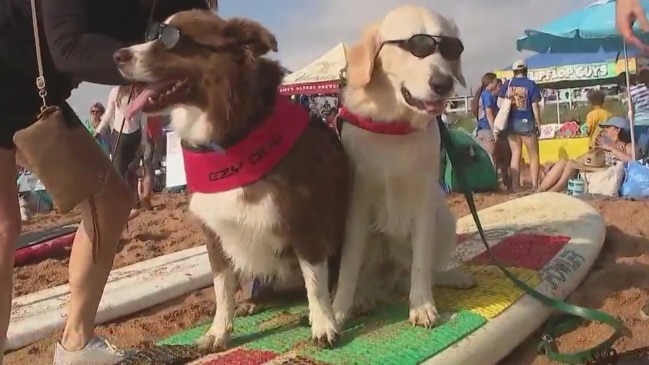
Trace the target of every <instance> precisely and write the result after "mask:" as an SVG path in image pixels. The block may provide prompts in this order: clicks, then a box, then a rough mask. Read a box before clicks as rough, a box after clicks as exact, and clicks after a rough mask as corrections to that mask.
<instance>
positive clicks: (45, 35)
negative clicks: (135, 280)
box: [0, 0, 209, 365]
mask: <svg viewBox="0 0 649 365" xmlns="http://www.w3.org/2000/svg"><path fill="white" fill-rule="evenodd" d="M154 4H155V7H154ZM32 5H35V8H36V11H35V13H36V16H35V18H36V22H35V24H36V26H37V28H38V30H39V31H38V33H36V34H34V31H33V23H32V20H33V19H34V17H33V16H32ZM193 8H199V9H208V8H209V3H208V2H207V1H205V0H156V1H155V2H154V1H152V0H131V1H95V0H35V1H34V2H31V1H30V0H3V1H1V2H0V29H2V34H3V35H2V36H0V65H2V69H1V71H0V293H2V296H0V363H2V359H3V354H4V350H5V343H6V339H7V337H6V336H7V328H8V326H9V315H10V313H11V301H12V292H13V267H14V258H15V252H16V241H17V240H18V237H19V235H20V232H21V221H20V208H19V205H18V188H17V185H16V175H17V166H16V154H17V147H16V145H15V144H14V136H15V134H16V133H17V132H18V131H21V130H23V129H26V128H29V127H31V126H32V125H33V123H34V122H35V121H36V120H37V117H38V115H39V113H40V108H41V106H42V100H41V97H40V96H39V92H38V89H37V87H36V82H35V80H36V79H37V77H38V75H39V72H38V69H39V67H38V66H37V64H38V60H37V53H36V52H35V50H34V46H37V47H38V49H39V50H40V51H41V54H42V56H41V57H40V59H41V60H42V66H43V67H42V68H43V74H44V78H45V80H46V90H47V95H45V96H44V99H45V101H46V102H47V104H48V105H51V106H58V107H60V109H61V110H62V117H63V118H65V120H66V122H68V123H69V124H70V126H73V127H74V128H83V125H82V122H81V121H80V120H79V118H78V117H77V116H76V115H75V114H74V112H73V111H72V108H71V107H70V106H69V105H68V104H67V103H66V100H67V99H68V98H69V97H70V94H71V92H72V90H73V89H75V88H76V87H78V85H79V83H80V82H92V83H99V84H106V85H124V84H126V83H127V82H126V81H125V80H124V79H123V78H122V76H121V75H120V74H119V72H118V71H117V68H116V67H115V64H114V61H113V54H114V53H115V51H117V50H118V49H120V48H123V47H128V46H130V45H133V44H137V43H141V42H143V41H144V35H145V33H146V31H147V24H150V23H151V22H152V21H164V20H165V19H167V18H168V17H169V16H171V15H173V14H175V13H177V12H179V11H182V10H189V9H193ZM94 147H96V148H99V146H94ZM93 155H94V156H101V154H96V153H95V154H93ZM103 157H105V158H106V160H104V161H98V162H100V163H102V164H106V165H110V162H109V161H108V157H106V156H103ZM74 163H77V162H76V161H61V168H60V169H59V171H60V172H61V173H65V172H66V168H69V167H70V166H71V165H73V164H74ZM107 175H108V179H107V180H106V183H105V184H104V186H103V189H102V191H101V192H100V193H98V194H96V195H94V199H93V200H94V204H90V203H88V202H84V203H81V204H80V205H79V209H80V211H81V215H82V221H81V223H80V224H79V229H78V230H77V232H76V235H75V237H74V242H73V244H72V252H71V254H70V263H69V287H70V302H69V306H68V313H67V316H66V323H65V327H64V329H63V334H62V337H61V340H60V342H57V343H56V345H55V346H56V347H55V351H54V361H53V363H54V365H82V364H88V365H89V364H92V365H108V364H114V363H116V362H119V361H121V360H122V359H124V357H125V353H124V352H123V351H120V350H118V349H116V348H115V346H113V345H112V344H110V343H109V342H108V340H106V339H104V338H101V337H98V336H97V335H96V334H95V317H96V314H97V308H98V306H99V302H100V299H101V296H102V293H103V291H104V287H105V285H106V280H107V278H108V273H109V272H110V270H111V268H112V266H113V259H114V257H115V251H116V249H117V243H118V240H119V237H120V235H121V234H122V231H123V229H124V227H125V225H126V222H127V221H128V215H129V211H130V209H131V208H132V206H133V195H132V192H131V190H130V189H129V188H128V186H127V185H126V183H125V182H124V180H123V179H122V178H121V177H120V176H119V175H118V173H117V171H116V170H115V169H113V168H111V169H109V170H107ZM41 178H43V177H41ZM48 178H49V179H50V180H53V178H54V177H53V176H49V177H48ZM77 183H78V184H79V187H81V184H84V181H78V182H77ZM45 188H46V189H48V190H49V188H48V186H45ZM70 188H72V189H74V188H75V187H74V186H72V187H70ZM94 228H98V229H97V230H94ZM93 233H96V234H97V236H98V239H97V240H96V241H95V240H93V239H92V238H91V237H93ZM95 243H99V244H95Z"/></svg>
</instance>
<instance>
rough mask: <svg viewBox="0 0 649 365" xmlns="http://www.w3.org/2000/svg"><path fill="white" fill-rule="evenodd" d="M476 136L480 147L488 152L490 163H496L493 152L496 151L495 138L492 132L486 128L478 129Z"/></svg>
mask: <svg viewBox="0 0 649 365" xmlns="http://www.w3.org/2000/svg"><path fill="white" fill-rule="evenodd" d="M476 138H477V139H478V141H480V144H481V145H482V148H484V150H485V151H486V152H487V154H489V158H490V159H491V163H492V164H494V166H495V165H496V163H495V160H494V153H495V151H496V138H495V137H494V135H493V132H491V131H490V130H486V129H481V130H479V131H478V133H477V135H476Z"/></svg>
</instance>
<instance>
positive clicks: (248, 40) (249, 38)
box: [223, 18, 277, 57]
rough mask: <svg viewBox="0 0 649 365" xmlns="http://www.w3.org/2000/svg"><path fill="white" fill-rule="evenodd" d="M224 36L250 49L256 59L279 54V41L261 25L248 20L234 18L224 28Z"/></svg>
mask: <svg viewBox="0 0 649 365" xmlns="http://www.w3.org/2000/svg"><path fill="white" fill-rule="evenodd" d="M223 36H224V37H226V38H229V39H233V40H234V41H235V42H237V43H238V44H240V45H241V46H242V47H246V48H248V49H249V50H250V51H251V52H252V54H253V55H254V56H255V57H258V56H263V55H265V54H266V53H268V52H270V51H273V52H277V39H276V38H275V36H274V35H273V34H272V33H271V32H270V31H269V30H268V29H266V28H264V27H263V26H262V25H261V24H259V23H257V22H254V21H252V20H248V19H242V18H233V19H230V20H228V21H227V22H226V23H225V26H224V27H223Z"/></svg>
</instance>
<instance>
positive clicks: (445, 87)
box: [428, 76, 455, 95]
mask: <svg viewBox="0 0 649 365" xmlns="http://www.w3.org/2000/svg"><path fill="white" fill-rule="evenodd" d="M454 84H455V81H453V77H451V76H441V77H440V76H434V77H431V78H430V79H429V80H428V85H430V89H431V90H433V91H434V92H435V93H437V94H438V95H445V94H448V93H449V92H451V90H453V85H454Z"/></svg>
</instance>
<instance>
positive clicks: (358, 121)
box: [338, 107, 417, 136]
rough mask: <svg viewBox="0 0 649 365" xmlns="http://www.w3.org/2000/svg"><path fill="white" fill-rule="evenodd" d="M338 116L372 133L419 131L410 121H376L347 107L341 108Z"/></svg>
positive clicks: (392, 133)
mask: <svg viewBox="0 0 649 365" xmlns="http://www.w3.org/2000/svg"><path fill="white" fill-rule="evenodd" d="M338 116H339V117H340V118H342V119H343V120H344V121H346V122H348V123H350V124H353V125H355V126H357V127H358V128H360V129H364V130H366V131H368V132H372V133H377V134H390V135H394V136H402V135H405V134H410V133H414V132H417V130H416V129H414V128H412V126H411V125H410V123H408V122H389V123H381V122H375V121H373V120H371V119H367V118H363V117H359V116H357V115H356V114H353V113H352V112H350V111H349V110H347V108H345V107H343V108H342V109H341V110H340V113H339V114H338Z"/></svg>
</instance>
